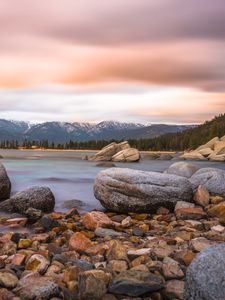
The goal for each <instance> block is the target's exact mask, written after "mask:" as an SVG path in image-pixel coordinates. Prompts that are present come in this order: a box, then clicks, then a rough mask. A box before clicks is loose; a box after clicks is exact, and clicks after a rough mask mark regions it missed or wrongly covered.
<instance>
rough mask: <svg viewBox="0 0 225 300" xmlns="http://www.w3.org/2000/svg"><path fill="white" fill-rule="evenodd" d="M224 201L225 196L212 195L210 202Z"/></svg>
mask: <svg viewBox="0 0 225 300" xmlns="http://www.w3.org/2000/svg"><path fill="white" fill-rule="evenodd" d="M223 201H224V198H223V197H222V196H218V195H217V196H211V197H210V202H211V203H212V204H219V203H220V202H223Z"/></svg>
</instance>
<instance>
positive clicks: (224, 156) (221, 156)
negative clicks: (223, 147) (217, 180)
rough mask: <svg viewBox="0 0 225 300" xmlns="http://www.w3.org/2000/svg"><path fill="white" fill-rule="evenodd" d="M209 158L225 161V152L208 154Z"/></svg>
mask: <svg viewBox="0 0 225 300" xmlns="http://www.w3.org/2000/svg"><path fill="white" fill-rule="evenodd" d="M208 159H209V160H210V161H225V154H215V152H213V153H212V154H210V155H209V156H208Z"/></svg>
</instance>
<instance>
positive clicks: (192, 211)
mask: <svg viewBox="0 0 225 300" xmlns="http://www.w3.org/2000/svg"><path fill="white" fill-rule="evenodd" d="M176 217H177V219H178V220H189V219H190V220H200V219H203V218H205V217H206V214H205V212H204V211H203V209H202V208H201V207H193V208H180V209H177V210H176Z"/></svg>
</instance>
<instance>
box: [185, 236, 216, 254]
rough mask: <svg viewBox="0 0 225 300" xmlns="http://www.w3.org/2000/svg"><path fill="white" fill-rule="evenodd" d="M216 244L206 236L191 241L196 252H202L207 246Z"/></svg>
mask: <svg viewBox="0 0 225 300" xmlns="http://www.w3.org/2000/svg"><path fill="white" fill-rule="evenodd" d="M214 244H215V242H213V241H209V240H207V239H206V238H204V237H199V238H195V239H193V240H191V242H190V246H191V247H192V249H193V250H194V251H196V252H200V251H202V250H204V249H206V248H209V247H211V246H213V245H214Z"/></svg>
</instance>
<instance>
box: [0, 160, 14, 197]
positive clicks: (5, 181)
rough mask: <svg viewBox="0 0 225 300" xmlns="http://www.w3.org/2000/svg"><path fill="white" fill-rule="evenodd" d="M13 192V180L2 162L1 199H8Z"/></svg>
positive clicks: (0, 175)
mask: <svg viewBox="0 0 225 300" xmlns="http://www.w3.org/2000/svg"><path fill="white" fill-rule="evenodd" d="M10 192H11V182H10V179H9V177H8V175H7V172H6V169H5V167H4V166H3V165H2V164H0V201H1V200H5V199H8V198H9V197H10Z"/></svg>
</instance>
